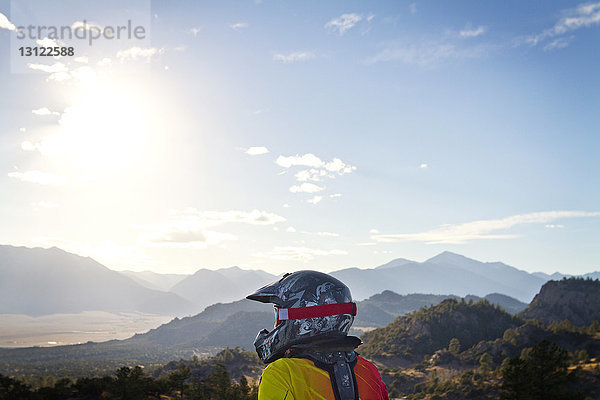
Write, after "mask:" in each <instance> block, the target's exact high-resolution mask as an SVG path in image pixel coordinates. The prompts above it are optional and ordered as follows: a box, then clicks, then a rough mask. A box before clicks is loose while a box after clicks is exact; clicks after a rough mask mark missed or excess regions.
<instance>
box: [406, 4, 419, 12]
mask: <svg viewBox="0 0 600 400" xmlns="http://www.w3.org/2000/svg"><path fill="white" fill-rule="evenodd" d="M408 11H410V13H411V14H413V15H414V14H416V13H417V3H410V4H409V5H408Z"/></svg>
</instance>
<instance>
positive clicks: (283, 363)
mask: <svg viewBox="0 0 600 400" xmlns="http://www.w3.org/2000/svg"><path fill="white" fill-rule="evenodd" d="M307 363H312V361H309V360H306V359H304V358H278V359H277V360H275V361H273V362H271V363H269V365H267V366H266V367H265V371H266V370H290V369H294V368H297V367H298V366H300V365H303V364H307Z"/></svg>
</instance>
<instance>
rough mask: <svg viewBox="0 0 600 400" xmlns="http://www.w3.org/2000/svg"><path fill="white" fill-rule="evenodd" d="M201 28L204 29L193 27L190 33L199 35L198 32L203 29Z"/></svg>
mask: <svg viewBox="0 0 600 400" xmlns="http://www.w3.org/2000/svg"><path fill="white" fill-rule="evenodd" d="M201 30H202V29H200V28H191V29H190V33H191V34H192V35H194V36H197V35H198V33H200V31H201Z"/></svg>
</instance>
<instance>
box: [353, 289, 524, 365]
mask: <svg viewBox="0 0 600 400" xmlns="http://www.w3.org/2000/svg"><path fill="white" fill-rule="evenodd" d="M518 325H520V320H519V319H518V318H516V317H514V316H512V315H510V314H508V313H507V312H506V311H504V310H502V309H501V308H500V307H497V306H493V305H491V304H490V303H488V302H487V301H486V300H483V301H480V302H477V303H472V302H468V303H467V302H466V301H464V300H461V301H457V300H455V299H447V300H444V301H443V302H441V303H440V304H438V305H435V306H431V307H424V308H422V309H420V310H419V311H416V312H414V313H411V314H409V315H406V316H402V317H398V318H397V319H396V320H395V321H394V322H392V323H391V324H389V325H388V326H386V327H384V328H380V329H375V330H373V331H371V332H367V333H365V335H364V336H363V341H364V343H365V344H364V345H363V346H362V347H361V352H362V353H363V354H365V355H367V356H370V357H379V356H395V357H401V358H405V359H407V360H412V361H415V360H420V359H422V358H423V356H424V355H431V354H433V353H434V352H435V351H436V350H438V349H443V348H446V347H447V346H448V344H449V343H450V340H452V339H453V338H456V339H458V341H459V342H460V343H461V344H462V346H463V347H464V348H468V347H471V346H473V345H475V344H477V343H478V342H480V341H481V340H491V339H495V338H497V337H501V336H502V335H503V334H504V331H506V330H507V329H510V328H515V327H517V326H518Z"/></svg>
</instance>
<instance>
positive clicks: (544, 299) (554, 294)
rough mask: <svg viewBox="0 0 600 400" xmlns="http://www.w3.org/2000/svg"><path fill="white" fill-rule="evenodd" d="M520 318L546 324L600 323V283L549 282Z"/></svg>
mask: <svg viewBox="0 0 600 400" xmlns="http://www.w3.org/2000/svg"><path fill="white" fill-rule="evenodd" d="M520 316H521V317H522V318H527V319H528V318H535V319H538V320H541V321H542V322H544V323H546V324H550V323H552V322H560V321H563V320H569V321H571V323H572V324H573V325H576V326H586V325H589V324H591V323H592V322H593V321H600V281H599V280H591V279H581V278H569V279H563V280H560V281H550V282H547V283H546V284H544V286H542V289H541V290H540V293H539V294H538V295H536V296H535V298H534V299H533V301H532V302H531V304H530V305H529V306H528V307H527V308H526V309H525V310H523V311H522V312H521V314H520Z"/></svg>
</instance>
